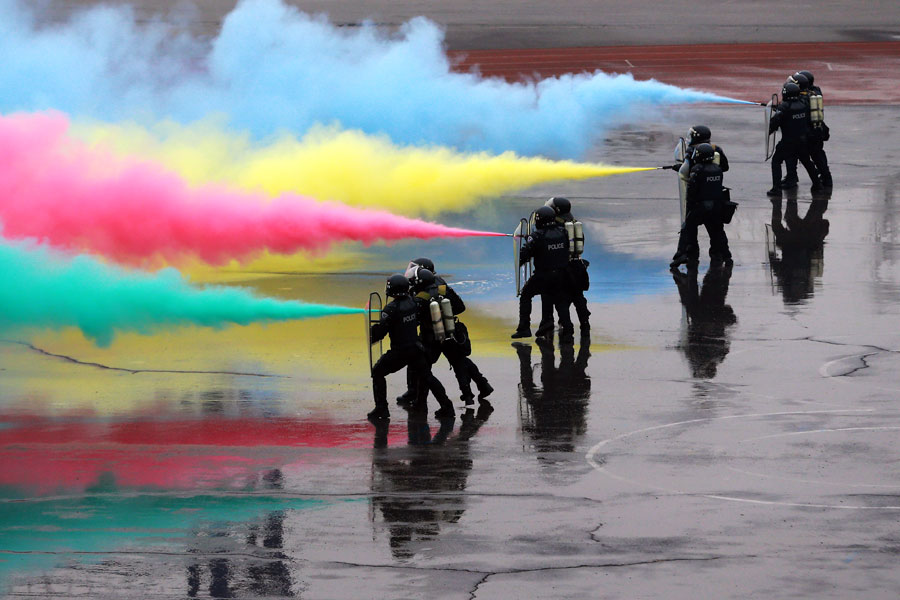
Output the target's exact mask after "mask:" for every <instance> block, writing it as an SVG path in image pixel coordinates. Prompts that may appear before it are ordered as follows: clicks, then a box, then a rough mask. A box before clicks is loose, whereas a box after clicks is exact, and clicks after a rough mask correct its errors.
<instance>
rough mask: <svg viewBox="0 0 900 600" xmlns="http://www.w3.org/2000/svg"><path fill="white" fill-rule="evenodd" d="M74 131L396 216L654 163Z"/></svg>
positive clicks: (204, 170)
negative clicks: (615, 163) (628, 164)
mask: <svg viewBox="0 0 900 600" xmlns="http://www.w3.org/2000/svg"><path fill="white" fill-rule="evenodd" d="M73 133H74V134H75V135H77V136H79V137H81V138H82V139H85V140H88V141H91V142H94V143H95V144H96V145H98V146H102V147H109V148H111V149H112V150H113V151H116V152H119V153H132V154H138V155H142V156H147V157H149V158H153V159H156V160H159V161H161V162H163V163H164V164H165V165H167V166H168V167H169V168H170V169H172V170H174V171H177V172H179V173H181V174H182V175H183V176H184V177H185V178H186V179H187V180H189V181H190V182H192V183H205V182H210V181H215V182H227V183H232V184H236V185H238V186H240V187H242V188H245V189H251V190H252V189H262V190H265V191H266V192H267V193H269V194H272V195H276V194H281V193H285V192H297V193H301V194H306V195H309V196H312V197H314V198H321V199H328V200H337V201H340V202H343V203H346V204H351V205H353V206H361V207H370V208H384V209H388V210H390V211H391V212H393V213H399V214H410V215H419V214H426V215H432V216H433V215H437V214H440V213H443V212H448V211H451V212H459V211H465V210H469V209H470V208H471V207H473V206H475V205H476V204H477V202H478V201H479V200H481V199H483V198H491V197H497V196H501V195H504V194H508V193H510V192H512V191H515V190H521V189H525V188H528V187H531V186H534V185H537V184H542V183H548V182H552V181H562V180H580V179H588V178H593V177H606V176H609V175H616V174H622V173H633V172H637V171H642V170H648V168H647V167H625V166H612V165H604V164H592V163H578V162H572V161H552V160H548V159H545V158H526V157H520V156H517V155H515V154H514V153H512V152H505V153H503V154H501V155H491V154H487V153H484V152H481V153H477V154H462V153H459V152H455V151H453V150H450V149H448V148H443V147H427V148H418V147H408V146H406V147H404V146H397V145H395V144H393V143H391V141H390V140H389V139H387V138H386V137H385V136H369V135H366V134H364V133H362V132H360V131H342V130H339V129H336V128H333V127H332V128H324V127H322V128H314V129H313V130H312V131H310V132H309V133H307V134H306V135H305V136H303V137H302V138H300V139H298V138H295V137H294V136H292V135H288V134H283V135H282V136H280V137H278V138H277V139H275V140H273V141H271V142H269V143H267V144H265V145H260V144H255V143H253V141H252V140H251V139H250V137H249V136H247V135H237V134H234V133H229V132H228V131H226V130H224V129H222V128H221V127H220V126H218V125H217V124H216V123H213V122H206V123H198V124H194V125H192V126H189V127H183V126H181V125H178V124H177V123H173V122H167V123H161V124H159V125H157V126H155V127H153V128H149V129H148V128H144V127H141V126H140V125H138V124H135V123H131V124H102V123H91V124H83V125H77V124H76V125H75V126H74V127H73Z"/></svg>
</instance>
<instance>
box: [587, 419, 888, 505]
mask: <svg viewBox="0 0 900 600" xmlns="http://www.w3.org/2000/svg"><path fill="white" fill-rule="evenodd" d="M870 412H874V409H869V408H862V409H843V410H804V411H784V412H771V413H753V414H746V415H726V416H724V417H706V418H703V419H690V420H687V421H678V422H676V423H666V424H664V425H655V426H653V427H645V428H643V429H637V430H635V431H629V432H627V433H623V434H620V435H617V436H614V437H611V438H607V439H605V440H601V441H599V442H597V443H596V444H594V445H593V446H592V447H591V449H590V450H588V453H587V455H586V456H585V459H586V460H587V462H588V464H589V465H591V467H592V468H593V469H594V470H595V471H597V472H599V473H602V474H603V475H605V476H607V477H610V478H611V479H616V480H618V481H623V482H625V483H629V484H631V485H635V486H638V487H645V488H650V489H655V490H659V491H662V492H666V493H669V494H675V495H678V496H699V497H702V498H710V499H712V500H727V501H730V502H742V503H745V504H759V505H768V506H788V507H798V508H839V509H844V510H848V509H849V510H900V506H893V505H891V506H863V505H857V504H815V503H807V502H782V501H777V500H753V499H751V498H741V497H738V496H727V495H723V494H696V493H690V492H683V491H681V490H675V489H670V488H665V487H662V486H658V485H652V484H648V483H644V482H641V481H636V480H634V479H629V478H627V477H622V476H621V475H616V474H615V473H612V472H610V471H609V470H607V469H606V467H604V466H603V465H601V464H600V463H598V462H597V459H596V456H597V453H598V452H599V451H600V449H601V448H603V447H604V446H606V445H607V444H609V443H611V442H615V441H618V440H622V439H625V438H627V437H631V436H634V435H638V434H641V433H647V432H649V431H657V430H660V429H668V428H672V427H679V426H681V425H691V424H693V423H703V422H711V421H726V420H732V419H753V418H758V417H779V416H790V415H810V414H836V413H844V414H852V413H870Z"/></svg>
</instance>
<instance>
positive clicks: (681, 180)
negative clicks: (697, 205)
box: [675, 138, 691, 223]
mask: <svg viewBox="0 0 900 600" xmlns="http://www.w3.org/2000/svg"><path fill="white" fill-rule="evenodd" d="M690 158H691V157H690V156H688V155H687V141H686V140H685V139H684V138H678V144H677V145H676V146H675V162H680V163H681V168H679V169H678V204H679V207H680V209H681V222H682V223H684V216H685V213H686V212H687V182H688V177H689V176H690V174H691V161H690Z"/></svg>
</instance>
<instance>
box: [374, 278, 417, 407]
mask: <svg viewBox="0 0 900 600" xmlns="http://www.w3.org/2000/svg"><path fill="white" fill-rule="evenodd" d="M418 328H419V305H418V304H417V303H416V301H415V300H413V299H412V297H410V296H400V297H398V298H394V299H392V300H391V301H389V302H388V303H387V305H386V306H385V307H384V309H383V310H382V311H381V320H380V321H379V322H378V323H375V324H374V325H372V329H371V338H372V341H373V342H377V341H378V340H381V339H384V337H385V336H390V339H391V348H390V350H388V351H387V352H385V353H384V356H382V357H381V358H379V359H378V362H376V363H375V365H374V366H373V367H372V390H373V393H374V395H375V408H376V410H379V411H381V412H383V413H387V411H388V407H387V381H386V380H385V377H386V376H387V375H388V374H390V373H396V372H397V371H399V370H400V369H402V368H403V367H409V368H410V370H411V371H412V372H413V379H414V380H415V384H416V402H417V404H420V405H422V406H424V404H425V399H426V396H427V394H428V387H427V383H426V382H427V379H428V376H429V375H430V373H431V363H430V362H429V361H428V356H427V355H426V353H425V348H424V347H423V346H422V343H421V341H419V332H418Z"/></svg>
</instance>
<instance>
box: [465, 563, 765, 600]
mask: <svg viewBox="0 0 900 600" xmlns="http://www.w3.org/2000/svg"><path fill="white" fill-rule="evenodd" d="M733 558H756V555H755V554H746V555H742V556H699V557H687V556H682V557H675V558H655V559H652V560H638V561H633V562H622V563H600V564H582V565H566V566H562V567H541V568H537V569H510V570H508V571H494V572H491V573H488V574H486V575H485V576H484V577H482V578H481V580H479V581H478V583H476V584H475V587H474V588H472V590H471V591H470V592H469V600H475V598H476V596H477V594H478V588H479V587H480V586H481V585H482V584H484V583H485V582H486V581H487V580H488V579H489V578H490V577H493V576H494V575H519V574H522V573H540V572H543V571H562V570H570V569H614V568H619V567H639V566H641V565H655V564H660V563H667V562H690V561H702V562H710V561H714V560H727V559H733ZM471 572H477V571H471Z"/></svg>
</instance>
